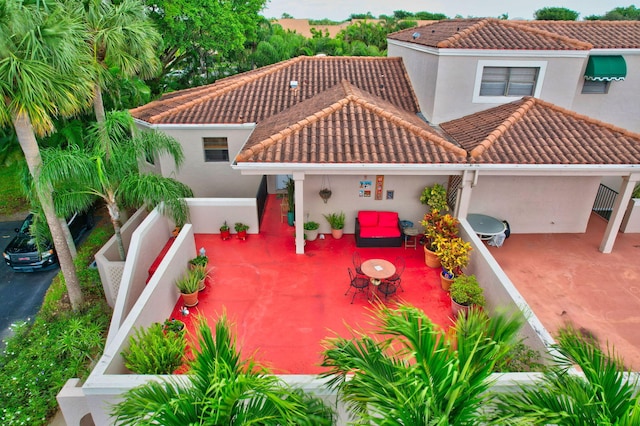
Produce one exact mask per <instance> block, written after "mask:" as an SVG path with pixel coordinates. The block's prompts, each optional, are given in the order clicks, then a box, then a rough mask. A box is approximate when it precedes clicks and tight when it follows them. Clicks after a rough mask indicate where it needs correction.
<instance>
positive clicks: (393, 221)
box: [378, 212, 398, 228]
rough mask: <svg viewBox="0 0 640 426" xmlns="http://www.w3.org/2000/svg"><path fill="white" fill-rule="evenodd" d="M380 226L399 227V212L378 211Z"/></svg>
mask: <svg viewBox="0 0 640 426" xmlns="http://www.w3.org/2000/svg"><path fill="white" fill-rule="evenodd" d="M378 226H388V227H390V228H391V227H396V228H397V227H398V213H397V212H378Z"/></svg>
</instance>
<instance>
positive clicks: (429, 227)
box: [420, 209, 460, 251]
mask: <svg viewBox="0 0 640 426" xmlns="http://www.w3.org/2000/svg"><path fill="white" fill-rule="evenodd" d="M420 224H421V225H422V226H423V227H424V235H425V237H426V238H427V241H428V244H429V245H430V248H431V251H435V250H436V248H437V245H436V240H437V239H438V238H444V239H451V238H456V237H457V236H458V225H459V224H460V221H458V219H457V218H455V217H453V216H451V215H450V214H449V213H447V214H444V215H443V214H440V211H439V210H435V209H434V210H432V211H431V212H430V213H427V214H425V215H424V219H423V220H422V221H421V222H420Z"/></svg>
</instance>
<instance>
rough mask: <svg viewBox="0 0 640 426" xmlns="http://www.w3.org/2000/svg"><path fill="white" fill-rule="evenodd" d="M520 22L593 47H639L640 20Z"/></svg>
mask: <svg viewBox="0 0 640 426" xmlns="http://www.w3.org/2000/svg"><path fill="white" fill-rule="evenodd" d="M521 23H522V24H524V25H526V26H528V27H530V28H536V29H539V30H544V31H549V32H554V33H556V34H560V35H563V36H566V37H570V38H573V39H575V40H581V41H583V42H586V43H590V44H591V45H593V47H594V49H638V48H640V21H525V22H521Z"/></svg>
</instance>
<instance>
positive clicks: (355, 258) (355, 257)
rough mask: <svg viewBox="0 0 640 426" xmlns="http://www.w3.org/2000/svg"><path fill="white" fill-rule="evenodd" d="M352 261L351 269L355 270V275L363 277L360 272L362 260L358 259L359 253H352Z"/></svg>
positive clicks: (362, 273)
mask: <svg viewBox="0 0 640 426" xmlns="http://www.w3.org/2000/svg"><path fill="white" fill-rule="evenodd" d="M352 261H353V268H354V269H355V270H356V274H358V275H364V272H362V258H361V257H360V253H358V252H357V251H354V252H353V258H352Z"/></svg>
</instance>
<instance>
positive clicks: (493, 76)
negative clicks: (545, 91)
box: [480, 67, 540, 96]
mask: <svg viewBox="0 0 640 426" xmlns="http://www.w3.org/2000/svg"><path fill="white" fill-rule="evenodd" d="M539 70H540V69H539V68H537V67H484V68H483V71H482V82H481V84H480V96H533V95H534V93H535V90H536V83H537V80H538V74H539Z"/></svg>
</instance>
